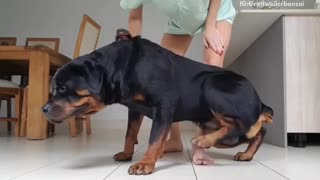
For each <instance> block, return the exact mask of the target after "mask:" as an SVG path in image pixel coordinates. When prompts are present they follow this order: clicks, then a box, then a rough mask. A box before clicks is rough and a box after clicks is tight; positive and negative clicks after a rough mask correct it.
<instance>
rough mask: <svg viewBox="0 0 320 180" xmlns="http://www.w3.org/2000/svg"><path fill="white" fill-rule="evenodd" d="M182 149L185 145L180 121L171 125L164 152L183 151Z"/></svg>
mask: <svg viewBox="0 0 320 180" xmlns="http://www.w3.org/2000/svg"><path fill="white" fill-rule="evenodd" d="M182 151H183V145H182V141H181V135H180V127H179V123H173V124H172V125H171V128H170V132H169V134H168V137H167V140H166V142H165V146H164V151H163V152H164V153H169V152H182Z"/></svg>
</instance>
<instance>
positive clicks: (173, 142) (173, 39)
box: [161, 33, 192, 153]
mask: <svg viewBox="0 0 320 180" xmlns="http://www.w3.org/2000/svg"><path fill="white" fill-rule="evenodd" d="M191 41H192V36H189V35H175V34H168V33H165V34H164V35H163V37H162V41H161V46H162V47H164V48H166V49H169V50H170V51H172V52H174V53H176V54H179V55H181V56H184V55H185V53H186V52H187V50H188V48H189V46H190V43H191ZM181 151H183V145H182V142H181V135H180V127H179V123H173V124H172V125H171V129H170V138H169V139H168V141H166V143H165V148H164V153H167V152H181Z"/></svg>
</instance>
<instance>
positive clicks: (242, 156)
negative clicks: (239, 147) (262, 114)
mask: <svg viewBox="0 0 320 180" xmlns="http://www.w3.org/2000/svg"><path fill="white" fill-rule="evenodd" d="M265 134H266V130H265V129H264V128H263V127H262V128H261V129H260V130H259V132H258V133H257V136H256V137H254V138H253V139H252V140H251V141H250V143H249V146H248V147H247V149H246V151H245V152H238V153H237V154H236V155H235V156H234V160H235V161H251V160H252V158H253V156H254V154H255V153H256V152H257V150H258V149H259V147H260V145H261V144H262V141H263V138H264V136H265Z"/></svg>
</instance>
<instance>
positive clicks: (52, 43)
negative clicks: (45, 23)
mask: <svg viewBox="0 0 320 180" xmlns="http://www.w3.org/2000/svg"><path fill="white" fill-rule="evenodd" d="M37 45H43V46H47V47H48V48H51V49H53V50H55V51H59V47H60V39H59V38H38V37H32V38H31V37H28V38H27V40H26V46H37Z"/></svg>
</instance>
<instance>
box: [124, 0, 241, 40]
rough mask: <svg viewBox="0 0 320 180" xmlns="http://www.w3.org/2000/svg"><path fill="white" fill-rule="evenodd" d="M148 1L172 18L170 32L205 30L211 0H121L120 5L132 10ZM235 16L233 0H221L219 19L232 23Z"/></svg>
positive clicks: (182, 32)
mask: <svg viewBox="0 0 320 180" xmlns="http://www.w3.org/2000/svg"><path fill="white" fill-rule="evenodd" d="M146 3H152V4H154V5H155V6H156V7H158V8H159V9H160V10H162V11H163V12H164V13H165V14H166V15H167V16H168V17H169V18H170V21H169V33H170V31H171V32H172V33H173V34H190V35H194V34H196V33H199V32H202V31H203V28H204V23H205V20H206V18H207V15H208V8H209V3H210V0H121V1H120V6H121V7H122V8H123V9H125V10H131V9H135V8H137V7H139V6H141V5H143V4H146ZM235 16H236V10H235V8H234V6H233V4H232V0H221V4H220V7H219V12H218V14H217V21H222V20H229V21H228V22H230V23H232V22H233V19H234V17H235ZM170 26H171V27H170Z"/></svg>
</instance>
